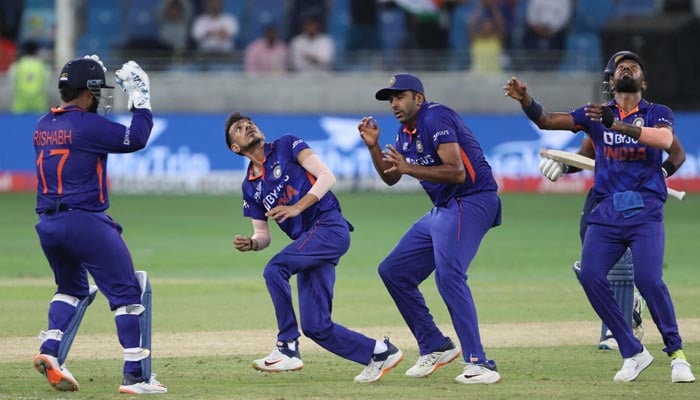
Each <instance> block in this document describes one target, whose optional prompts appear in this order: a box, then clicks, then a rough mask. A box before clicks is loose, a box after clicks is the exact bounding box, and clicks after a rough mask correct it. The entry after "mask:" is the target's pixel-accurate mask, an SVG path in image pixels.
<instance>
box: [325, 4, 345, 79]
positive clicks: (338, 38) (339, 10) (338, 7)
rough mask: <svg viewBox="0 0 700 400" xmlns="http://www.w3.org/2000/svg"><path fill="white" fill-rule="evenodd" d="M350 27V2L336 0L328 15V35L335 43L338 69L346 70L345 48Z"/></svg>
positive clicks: (335, 62)
mask: <svg viewBox="0 0 700 400" xmlns="http://www.w3.org/2000/svg"><path fill="white" fill-rule="evenodd" d="M349 26H350V2H349V1H348V0H335V1H333V5H332V7H331V9H330V12H329V15H328V34H329V35H330V36H331V38H333V42H334V43H335V60H334V64H335V66H336V69H340V70H342V69H344V68H345V48H346V42H347V35H348V28H349Z"/></svg>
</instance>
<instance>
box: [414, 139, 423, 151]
mask: <svg viewBox="0 0 700 400" xmlns="http://www.w3.org/2000/svg"><path fill="white" fill-rule="evenodd" d="M416 150H418V152H419V153H422V152H423V142H421V141H420V140H416Z"/></svg>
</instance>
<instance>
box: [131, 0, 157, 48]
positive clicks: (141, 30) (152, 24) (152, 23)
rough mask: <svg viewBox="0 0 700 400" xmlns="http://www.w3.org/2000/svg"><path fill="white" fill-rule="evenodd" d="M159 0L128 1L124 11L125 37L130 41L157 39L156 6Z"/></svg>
mask: <svg viewBox="0 0 700 400" xmlns="http://www.w3.org/2000/svg"><path fill="white" fill-rule="evenodd" d="M159 4H160V0H137V1H130V2H129V5H128V7H127V10H126V15H125V17H126V24H127V25H126V31H127V33H126V37H127V38H128V40H132V39H153V40H157V39H158V17H157V15H156V14H157V12H158V6H159Z"/></svg>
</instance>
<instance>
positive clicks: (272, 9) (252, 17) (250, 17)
mask: <svg viewBox="0 0 700 400" xmlns="http://www.w3.org/2000/svg"><path fill="white" fill-rule="evenodd" d="M286 11H287V10H286V7H285V6H284V5H280V1H279V0H256V1H250V2H248V4H247V7H246V9H245V11H244V14H242V15H237V17H238V20H239V22H240V24H241V32H240V34H239V40H238V42H239V43H240V46H241V48H242V49H243V48H245V47H246V46H247V45H248V44H249V43H250V42H252V41H253V40H255V39H257V38H258V37H260V36H261V35H262V34H263V30H264V28H265V26H267V25H269V24H274V25H276V26H277V28H278V31H279V33H280V35H282V36H283V30H284V26H283V25H284V18H285V15H286V14H285V13H286Z"/></svg>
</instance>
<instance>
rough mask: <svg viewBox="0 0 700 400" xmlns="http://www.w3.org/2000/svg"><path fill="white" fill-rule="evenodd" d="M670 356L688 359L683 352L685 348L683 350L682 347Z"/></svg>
mask: <svg viewBox="0 0 700 400" xmlns="http://www.w3.org/2000/svg"><path fill="white" fill-rule="evenodd" d="M668 356H669V357H671V359H674V358H680V359H681V360H683V361H688V360H686V358H685V353H683V350H681V349H678V350H676V351H674V352H673V353H671V354H669V355H668Z"/></svg>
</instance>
